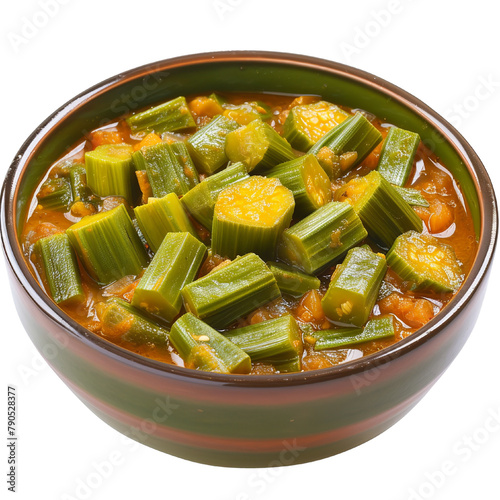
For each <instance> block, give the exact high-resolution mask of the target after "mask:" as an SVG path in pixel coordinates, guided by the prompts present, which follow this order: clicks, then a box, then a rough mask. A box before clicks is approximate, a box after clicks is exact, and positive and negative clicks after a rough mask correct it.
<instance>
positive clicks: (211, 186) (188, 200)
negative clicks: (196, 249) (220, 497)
mask: <svg viewBox="0 0 500 500" xmlns="http://www.w3.org/2000/svg"><path fill="white" fill-rule="evenodd" d="M244 179H248V174H247V169H246V167H245V165H243V163H234V164H232V165H229V166H228V167H227V168H225V169H224V170H221V171H220V172H218V173H216V174H213V175H211V176H209V177H207V178H206V179H204V180H203V181H202V182H200V183H199V184H198V185H197V186H195V187H194V188H193V189H191V190H190V191H189V192H188V193H186V194H185V195H184V196H183V197H182V198H181V203H182V205H183V206H184V208H185V209H186V210H187V211H188V212H189V213H190V214H191V215H192V216H193V217H194V218H195V219H196V220H197V221H198V222H199V223H200V224H201V225H202V226H203V227H205V228H206V229H208V230H209V231H211V230H212V220H213V217H214V208H215V202H216V201H217V198H218V196H219V193H220V192H221V191H222V190H223V189H225V188H227V187H228V186H231V185H232V184H235V183H236V182H239V181H242V180H244Z"/></svg>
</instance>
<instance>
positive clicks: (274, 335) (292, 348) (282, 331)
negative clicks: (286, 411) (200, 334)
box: [225, 314, 303, 373]
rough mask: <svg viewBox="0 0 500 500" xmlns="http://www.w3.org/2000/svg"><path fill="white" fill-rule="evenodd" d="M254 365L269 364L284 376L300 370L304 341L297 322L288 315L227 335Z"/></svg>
mask: <svg viewBox="0 0 500 500" xmlns="http://www.w3.org/2000/svg"><path fill="white" fill-rule="evenodd" d="M225 336H226V337H227V338H228V339H229V340H231V342H234V343H235V344H236V345H237V346H238V347H239V348H241V349H242V350H243V351H245V352H246V353H247V354H248V355H249V356H250V357H251V358H252V361H254V362H261V363H269V364H272V365H273V366H275V367H276V369H277V370H279V371H280V372H282V373H287V372H298V371H300V369H301V357H302V349H303V347H302V339H301V333H300V329H299V327H298V325H297V322H296V321H295V319H294V318H293V317H292V316H291V315H289V314H285V315H284V316H281V317H280V318H276V319H271V320H268V321H262V322H261V323H257V324H255V325H248V326H245V327H243V328H237V329H235V330H230V331H228V332H226V333H225Z"/></svg>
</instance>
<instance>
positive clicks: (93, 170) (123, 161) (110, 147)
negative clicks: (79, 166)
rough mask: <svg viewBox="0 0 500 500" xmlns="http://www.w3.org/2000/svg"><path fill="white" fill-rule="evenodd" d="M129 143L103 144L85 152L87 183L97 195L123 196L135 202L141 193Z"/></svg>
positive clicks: (130, 201)
mask: <svg viewBox="0 0 500 500" xmlns="http://www.w3.org/2000/svg"><path fill="white" fill-rule="evenodd" d="M133 151H134V149H133V148H132V146H130V145H129V144H103V145H102V146H97V148H95V149H94V150H93V151H88V152H87V153H85V170H86V174H87V175H86V178H87V185H88V186H89V188H90V189H91V190H92V191H93V192H94V193H95V194H96V195H97V196H101V197H104V196H122V197H123V198H125V199H126V200H127V201H128V202H129V203H131V204H132V203H134V201H135V199H136V198H137V195H138V193H139V186H138V184H137V179H136V177H135V168H134V163H133V161H132V153H133Z"/></svg>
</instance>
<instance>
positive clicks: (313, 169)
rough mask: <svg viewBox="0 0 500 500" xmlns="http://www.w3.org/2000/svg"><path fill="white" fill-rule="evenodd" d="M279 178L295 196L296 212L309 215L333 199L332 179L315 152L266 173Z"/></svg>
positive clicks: (268, 175) (277, 166)
mask: <svg viewBox="0 0 500 500" xmlns="http://www.w3.org/2000/svg"><path fill="white" fill-rule="evenodd" d="M266 176H267V177H274V178H276V179H279V180H280V182H281V184H283V186H285V187H287V188H288V189H289V190H290V191H291V192H292V194H293V197H294V198H295V213H297V214H302V215H308V214H310V213H311V212H314V211H315V210H316V209H318V208H319V207H322V206H323V205H324V204H325V203H328V202H329V201H331V200H332V187H331V183H330V179H329V178H328V176H327V175H326V173H325V171H324V170H323V169H322V168H321V166H320V164H319V163H318V160H317V159H316V157H315V156H314V155H313V154H307V155H304V156H300V157H299V158H295V159H294V160H291V161H287V162H285V163H281V164H279V165H276V166H275V167H273V168H272V169H271V170H269V171H268V172H267V173H266Z"/></svg>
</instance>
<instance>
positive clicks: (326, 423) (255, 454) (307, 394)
mask: <svg viewBox="0 0 500 500" xmlns="http://www.w3.org/2000/svg"><path fill="white" fill-rule="evenodd" d="M214 90H218V91H254V92H255V91H258V92H260V91H262V92H271V93H282V92H283V93H289V94H299V95H300V94H320V95H321V96H322V97H323V98H324V99H326V100H328V101H332V102H335V103H339V104H344V105H347V106H351V107H359V108H363V109H365V110H367V111H370V112H372V113H374V114H376V115H378V116H379V117H381V118H383V119H385V120H387V121H388V122H390V123H393V124H395V125H398V126H400V127H403V128H407V129H410V130H413V131H416V132H418V133H419V134H420V136H421V138H422V140H423V141H424V142H425V144H426V145H427V146H429V147H430V148H431V149H432V150H433V151H434V152H435V153H436V154H437V155H438V156H439V157H440V158H441V160H442V162H443V163H444V164H445V165H447V166H448V167H449V168H450V169H451V170H452V172H453V174H454V175H455V177H456V179H457V180H458V181H459V182H460V185H461V187H462V190H463V193H464V194H465V197H466V198H467V201H468V204H469V207H470V209H471V212H472V216H473V219H474V223H475V229H476V233H477V237H478V240H479V249H478V253H477V256H476V259H475V263H474V265H473V267H472V270H471V272H470V274H469V276H468V278H467V280H466V282H465V283H464V285H463V286H462V288H461V289H460V291H459V292H458V293H457V295H456V296H455V297H454V299H453V300H452V301H451V303H450V304H449V305H448V306H447V307H446V308H445V309H444V310H443V311H442V312H441V313H439V314H438V315H437V316H436V317H435V318H433V319H432V321H430V322H429V323H428V324H427V325H426V326H425V327H423V328H421V329H420V330H419V331H418V332H416V333H415V334H413V335H411V336H409V337H408V338H406V339H404V340H403V341H400V342H398V343H396V344H395V345H393V346H391V347H388V348H386V349H384V350H382V351H380V352H378V353H376V354H373V355H370V356H367V357H365V358H361V359H358V360H355V361H352V362H349V363H345V364H342V365H339V366H335V367H332V368H325V369H322V370H317V371H312V372H305V373H295V374H289V375H285V374H283V375H272V376H243V375H240V376H235V375H223V374H212V373H205V372H199V371H194V370H188V369H185V368H181V367H176V366H171V365H168V364H163V363H161V362H157V361H153V360H150V359H146V358H144V357H141V356H139V355H136V354H134V353H132V352H128V351H126V350H124V349H122V348H120V347H117V346H115V345H113V344H111V343H109V342H107V341H105V340H103V339H102V338H100V337H98V336H96V335H94V334H92V333H90V332H89V331H87V330H85V329H84V328H83V327H81V326H80V325H78V324H77V323H75V321H73V320H72V319H71V318H69V317H68V316H67V315H66V314H65V313H64V312H62V311H61V310H59V309H58V307H57V306H56V305H55V304H54V303H53V302H52V301H51V300H50V299H49V298H48V297H47V295H45V293H44V292H43V291H42V289H41V288H40V286H39V285H38V283H37V282H36V281H35V279H34V278H33V276H32V275H31V273H30V271H29V270H28V267H27V266H26V264H25V262H24V259H23V255H22V252H21V248H20V245H19V236H18V235H19V228H20V225H21V224H22V222H23V220H24V217H25V214H26V211H27V209H28V208H29V201H30V195H31V193H32V192H33V190H34V189H35V186H36V185H37V183H38V182H39V180H40V179H41V177H42V175H43V174H44V172H45V171H46V170H47V168H48V167H49V166H50V165H51V163H53V162H54V161H55V160H56V159H57V158H58V157H59V156H60V155H61V154H62V153H63V152H64V151H65V150H66V149H67V148H68V147H70V146H71V145H73V144H74V143H75V142H76V141H77V140H78V139H79V138H80V137H81V136H82V134H83V133H84V131H88V130H92V129H94V128H96V127H98V126H101V125H103V124H104V123H106V122H108V121H110V120H114V119H115V118H116V117H118V116H120V115H122V114H123V113H127V112H130V111H134V110H136V109H140V108H143V107H145V106H148V105H151V104H154V103H158V102H161V101H165V100H168V99H170V98H173V97H176V96H178V95H190V94H196V93H204V92H211V91H214ZM1 233H2V240H3V248H4V251H5V254H6V257H7V267H8V271H9V277H10V283H11V287H12V293H13V296H14V298H15V303H16V306H17V309H18V312H19V315H20V317H21V320H22V322H23V324H24V327H25V328H26V331H27V332H28V334H29V336H30V337H31V339H32V341H33V343H34V344H35V346H36V347H37V349H38V350H39V351H40V353H41V354H42V355H43V356H44V358H45V359H46V360H47V362H48V363H49V364H50V366H51V367H52V369H53V370H54V371H55V372H56V373H57V374H58V375H59V377H61V379H62V380H63V381H64V382H65V383H66V384H67V385H68V386H69V387H70V388H71V390H72V391H73V392H74V393H75V394H76V395H77V396H78V397H79V398H80V399H81V400H82V401H83V403H84V404H85V405H87V406H88V407H89V408H90V409H91V410H92V411H93V412H94V413H96V414H97V415H98V416H99V417H101V418H102V419H103V420H104V421H106V422H107V423H108V424H109V425H111V426H112V427H114V428H115V429H117V430H119V431H120V432H122V433H124V434H126V435H128V436H130V437H131V438H132V439H135V440H137V441H140V442H141V443H143V444H145V445H147V446H151V447H153V448H156V449H158V450H161V451H164V452H166V453H169V454H172V455H176V456H178V457H182V458H185V459H189V460H193V461H196V462H202V463H206V464H213V465H224V466H233V467H257V466H258V467H265V466H275V465H289V464H296V463H301V462H308V461H311V460H317V459H320V458H324V457H328V456H331V455H333V454H336V453H340V452H342V451H344V450H347V449H349V448H352V447H354V446H357V445H359V444H361V443H363V442H365V441H367V440H369V439H371V438H373V437H374V436H376V435H377V434H380V433H381V432H383V431H384V430H385V429H387V428H388V427H390V426H391V425H392V424H394V423H395V422H396V421H398V420H399V419H400V418H401V417H403V415H405V413H407V412H408V411H409V410H410V409H411V408H412V407H413V406H414V405H415V404H417V402H418V401H419V400H420V399H421V398H422V397H423V396H424V395H425V393H426V392H427V391H428V390H429V389H430V388H431V387H432V385H433V384H434V383H435V382H436V380H437V379H438V378H439V377H440V375H441V374H442V373H443V372H444V371H445V370H446V368H447V367H448V366H449V364H450V363H451V362H452V361H453V359H454V358H455V356H456V355H457V354H458V352H459V351H460V349H461V348H462V346H463V345H464V343H465V341H466V340H467V338H468V336H469V334H470V332H471V330H472V328H473V326H474V323H475V321H476V318H477V316H478V313H479V310H480V307H481V303H482V300H483V296H484V293H485V289H486V282H487V278H488V274H489V269H490V267H491V266H490V263H491V259H492V256H493V252H494V246H495V241H496V237H497V207H496V201H495V196H494V192H493V188H492V184H491V182H490V179H489V177H488V174H487V173H486V171H485V169H484V167H483V165H482V163H481V161H480V160H479V158H478V157H477V155H476V154H475V153H474V151H473V150H472V149H471V147H470V146H469V145H468V143H467V142H466V141H465V140H464V138H463V137H462V136H461V135H460V134H459V133H458V132H457V130H455V129H454V128H453V127H452V126H451V125H450V124H449V123H448V122H447V121H446V120H444V119H443V118H442V117H441V116H439V115H438V114H437V113H435V112H434V111H432V110H431V109H430V108H429V107H428V106H426V105H425V104H423V103H422V102H421V101H419V100H418V99H416V98H415V97H413V96H412V95H410V94H408V93H407V92H405V91H403V90H401V89H400V88H398V87H396V86H394V85H392V84H390V83H388V82H386V81H384V80H382V79H380V78H377V77H376V76H373V75H371V74H368V73H365V72H363V71H360V70H358V69H354V68H351V67H348V66H344V65H342V64H337V63H333V62H330V61H326V60H321V59H315V58H312V57H305V56H298V55H291V54H281V53H271V52H221V53H206V54H198V55H191V56H186V57H179V58H175V59H169V60H165V61H160V62H157V63H154V64H149V65H146V66H142V67H140V68H137V69H132V70H130V71H127V72H125V73H122V74H119V75H117V76H115V77H113V78H110V79H109V80H106V81H104V82H102V83H100V84H98V85H96V86H94V87H92V88H90V89H89V90H87V91H85V92H83V93H82V94H80V95H78V96H76V97H75V98H74V99H72V100H71V101H69V102H68V103H66V104H65V105H63V106H62V107H61V108H59V109H58V110H57V111H55V112H54V113H53V114H52V115H51V116H50V117H49V118H47V120H45V121H44V122H43V123H42V124H41V125H40V126H39V127H38V128H37V129H36V130H35V131H34V132H33V134H31V135H30V137H28V139H27V140H26V142H25V143H24V145H23V146H22V148H21V149H20V150H19V153H18V155H17V156H16V158H15V159H14V161H13V163H12V165H11V166H10V169H9V170H8V172H7V177H6V180H5V183H4V186H3V192H2V199H1ZM80 431H81V432H85V429H81V430H80ZM416 432H418V430H417V431H416ZM89 439H92V436H89Z"/></svg>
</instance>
